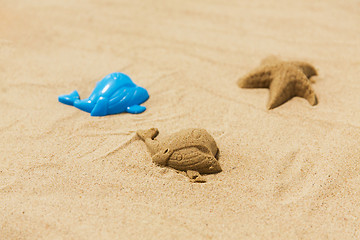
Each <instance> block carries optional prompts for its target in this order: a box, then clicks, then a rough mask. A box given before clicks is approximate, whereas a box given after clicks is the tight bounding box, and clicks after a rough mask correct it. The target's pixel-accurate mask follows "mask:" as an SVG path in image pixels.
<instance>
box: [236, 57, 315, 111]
mask: <svg viewBox="0 0 360 240" xmlns="http://www.w3.org/2000/svg"><path fill="white" fill-rule="evenodd" d="M315 75H317V72H316V70H315V68H314V67H313V66H312V65H310V64H309V63H306V62H297V61H289V62H285V61H280V60H279V59H278V58H275V57H268V58H266V59H264V60H263V61H262V62H261V65H260V67H258V68H257V69H255V70H254V71H252V72H250V73H249V74H247V75H246V76H244V77H242V78H240V79H239V81H238V85H239V87H241V88H269V89H270V96H269V101H268V104H267V108H268V109H273V108H276V107H278V106H280V105H281V104H283V103H285V102H286V101H288V100H290V99H291V98H293V97H296V96H297V97H303V98H305V99H306V100H308V102H309V103H310V104H311V105H312V106H314V105H316V104H317V103H318V101H317V97H316V95H315V92H314V90H313V89H312V87H311V81H310V77H312V76H315Z"/></svg>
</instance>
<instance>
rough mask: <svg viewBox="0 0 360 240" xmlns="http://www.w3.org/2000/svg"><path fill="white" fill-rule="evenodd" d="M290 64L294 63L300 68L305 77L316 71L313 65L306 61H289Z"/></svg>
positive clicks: (313, 74) (315, 73)
mask: <svg viewBox="0 0 360 240" xmlns="http://www.w3.org/2000/svg"><path fill="white" fill-rule="evenodd" d="M290 63H291V64H293V65H295V66H296V67H298V68H300V70H301V71H302V72H303V73H304V74H305V76H306V77H307V78H310V77H312V76H316V75H317V71H316V69H315V68H314V66H313V65H311V64H309V63H307V62H299V61H296V62H290Z"/></svg>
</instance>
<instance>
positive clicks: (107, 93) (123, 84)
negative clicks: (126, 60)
mask: <svg viewBox="0 0 360 240" xmlns="http://www.w3.org/2000/svg"><path fill="white" fill-rule="evenodd" d="M148 98H149V94H148V92H147V91H146V89H145V88H142V87H139V86H137V85H136V84H134V83H133V81H131V79H130V77H128V76H127V75H125V74H123V73H119V72H115V73H111V74H108V75H107V76H105V77H104V78H103V79H102V80H101V81H99V82H98V83H97V84H96V87H95V89H94V90H93V92H92V93H91V95H90V96H89V97H88V98H86V99H83V100H80V96H79V93H78V92H77V91H76V90H75V91H73V92H72V93H70V94H68V95H61V96H59V102H61V103H64V104H67V105H71V106H74V107H76V108H78V109H80V110H83V111H85V112H88V113H91V116H105V115H109V114H117V113H122V112H128V113H133V114H137V113H142V112H144V111H145V110H146V107H144V106H140V104H141V103H143V102H145V101H146V100H147V99H148Z"/></svg>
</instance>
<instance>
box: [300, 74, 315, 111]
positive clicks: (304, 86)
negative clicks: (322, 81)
mask: <svg viewBox="0 0 360 240" xmlns="http://www.w3.org/2000/svg"><path fill="white" fill-rule="evenodd" d="M295 87H296V88H295V95H296V96H298V97H302V98H305V99H306V100H307V101H308V102H309V103H310V104H311V105H312V106H314V105H316V104H317V103H318V100H317V97H316V95H315V92H314V90H313V89H312V87H311V84H310V80H309V79H308V78H307V77H306V76H305V75H304V76H303V78H302V79H301V80H300V79H299V80H298V81H297V82H296V85H295Z"/></svg>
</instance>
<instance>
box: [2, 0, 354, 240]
mask: <svg viewBox="0 0 360 240" xmlns="http://www.w3.org/2000/svg"><path fill="white" fill-rule="evenodd" d="M359 25H360V4H359V1H357V0H348V1H335V0H326V1H325V0H323V1H316V2H315V1H311V0H306V1H295V0H294V1H293V0H291V1H285V0H280V1H267V0H256V1H235V0H229V1H222V0H204V1H187V0H171V1H159V0H154V1H139V0H134V1H115V0H107V1H100V0H79V1H72V2H69V1H67V2H64V1H56V0H39V1H36V2H34V1H26V0H21V1H12V0H1V7H0V83H1V84H0V103H1V104H0V114H1V117H0V136H1V140H0V150H1V155H0V239H360V219H359V216H360V201H359V199H360V187H359V186H360V148H359V142H360V94H359V92H360V78H359V76H360V67H359V66H360V45H359V42H360V28H359ZM268 55H276V56H278V57H280V58H281V59H286V60H296V61H306V62H309V63H311V64H313V65H314V66H315V67H316V70H317V71H318V73H319V76H318V77H317V79H316V83H315V84H313V85H312V87H313V88H314V91H315V92H316V94H317V97H318V100H319V104H318V105H316V106H314V107H313V106H311V105H310V104H308V102H307V101H306V100H305V99H303V98H298V97H296V98H293V99H292V100H290V101H288V102H286V103H285V104H283V105H281V106H280V107H278V108H276V109H273V110H270V111H269V110H267V109H266V102H267V100H268V96H269V95H268V94H269V91H268V89H241V88H239V87H238V86H237V85H236V81H237V80H238V78H240V77H241V76H243V75H245V74H246V73H248V72H249V71H251V70H252V69H253V68H254V66H257V65H258V64H259V63H260V61H261V60H262V59H263V58H265V57H266V56H268ZM115 71H120V72H124V73H126V74H128V75H129V76H131V78H132V79H133V81H134V82H135V83H136V84H138V85H140V86H143V87H145V88H146V89H147V90H148V91H149V93H150V99H149V100H148V101H147V102H145V104H144V105H145V106H146V107H147V108H148V109H147V110H146V111H145V112H144V113H143V114H140V115H131V114H120V115H114V116H107V117H101V118H97V117H90V115H89V114H88V113H85V112H82V111H80V110H78V109H76V108H73V107H69V106H66V105H63V104H61V103H59V102H58V101H57V96H58V95H61V94H67V93H70V92H71V91H72V90H74V89H77V90H78V91H79V93H80V96H81V97H87V96H88V95H89V94H90V93H91V91H92V89H93V87H94V86H95V83H96V81H98V80H100V79H101V78H102V77H104V76H105V75H106V74H109V73H111V72H115ZM151 127H157V128H159V131H160V132H161V133H166V134H170V133H173V132H176V131H178V130H179V129H185V128H204V129H206V130H207V131H208V132H209V133H210V134H211V135H212V136H213V137H214V139H215V141H216V143H217V144H218V146H219V148H220V151H221V152H220V158H219V162H220V164H221V167H222V169H223V171H222V172H221V173H219V174H211V175H208V176H206V179H207V182H206V183H204V184H200V183H191V182H190V181H189V179H188V178H187V177H186V176H185V175H184V174H181V173H177V172H176V171H174V170H172V169H167V168H161V167H159V166H156V165H155V164H153V163H152V161H151V157H150V154H149V153H148V151H147V148H146V146H145V144H144V142H142V141H141V140H139V139H137V138H135V137H134V136H135V135H136V134H135V133H136V130H138V129H147V128H151Z"/></svg>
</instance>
